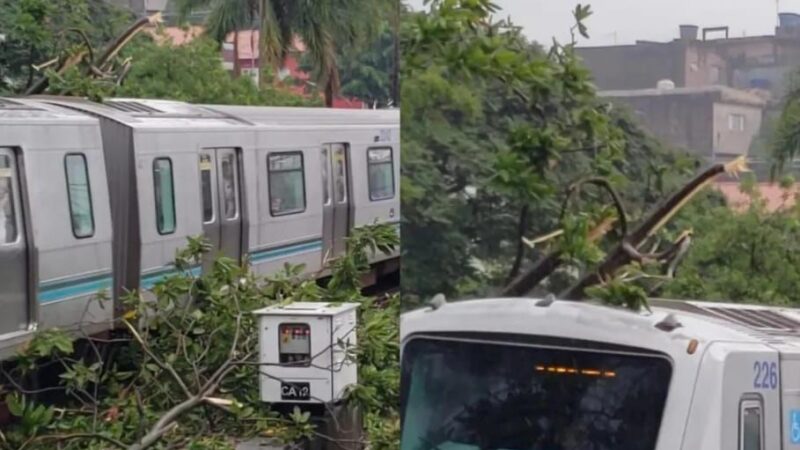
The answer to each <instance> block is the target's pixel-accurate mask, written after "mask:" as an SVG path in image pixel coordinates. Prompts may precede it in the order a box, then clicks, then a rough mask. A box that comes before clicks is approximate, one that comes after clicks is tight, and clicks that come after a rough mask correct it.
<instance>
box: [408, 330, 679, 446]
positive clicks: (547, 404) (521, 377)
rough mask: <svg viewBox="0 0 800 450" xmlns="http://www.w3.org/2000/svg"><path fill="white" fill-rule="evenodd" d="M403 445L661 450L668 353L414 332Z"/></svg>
mask: <svg viewBox="0 0 800 450" xmlns="http://www.w3.org/2000/svg"><path fill="white" fill-rule="evenodd" d="M402 367H403V370H402V375H401V376H402V380H401V386H403V388H402V392H401V400H400V405H401V408H402V409H401V417H402V420H403V427H402V429H403V434H402V438H401V444H402V445H401V449H402V450H419V449H425V450H432V449H445V448H447V449H465V450H466V449H508V450H522V449H529V450H530V449H573V450H574V449H588V448H592V449H597V450H616V449H627V450H633V449H642V450H644V449H653V448H655V447H656V440H657V439H658V434H659V429H660V428H661V421H662V417H663V413H664V405H665V404H666V399H667V393H668V391H669V386H670V378H671V377H672V365H671V363H670V362H669V360H668V359H667V358H664V357H660V356H656V355H646V354H634V353H614V352H608V351H593V350H588V349H573V348H570V347H555V346H553V347H549V346H548V347H536V346H533V345H530V346H527V345H519V344H518V343H513V344H505V343H498V342H480V341H462V340H456V339H452V340H451V339H446V338H433V337H430V338H428V337H425V338H422V337H420V338H416V339H413V340H411V341H410V342H409V343H408V344H407V345H406V347H405V349H404V352H403V362H402Z"/></svg>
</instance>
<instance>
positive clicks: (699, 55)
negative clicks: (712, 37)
mask: <svg viewBox="0 0 800 450" xmlns="http://www.w3.org/2000/svg"><path fill="white" fill-rule="evenodd" d="M676 44H677V43H676ZM685 63H686V64H685V66H684V71H685V75H684V77H685V80H686V81H685V83H684V86H686V87H699V86H709V85H723V86H727V85H729V83H730V78H731V76H730V74H729V70H728V63H727V61H726V60H725V59H724V58H722V56H720V54H719V53H718V52H717V51H716V49H715V48H714V47H708V46H703V45H697V43H692V44H689V45H688V46H686V54H685Z"/></svg>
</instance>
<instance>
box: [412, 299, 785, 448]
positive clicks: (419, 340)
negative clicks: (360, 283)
mask: <svg viewBox="0 0 800 450" xmlns="http://www.w3.org/2000/svg"><path fill="white" fill-rule="evenodd" d="M653 303H654V305H655V306H654V308H653V311H652V313H636V312H632V311H629V310H621V309H616V308H611V307H607V306H600V305H595V304H590V303H585V302H568V301H557V300H553V299H552V298H549V299H530V298H520V299H487V300H474V301H464V302H453V303H445V304H443V305H441V304H440V305H439V306H438V307H432V308H426V309H420V310H417V311H413V312H410V313H407V314H405V315H403V317H402V318H401V333H402V336H401V346H402V347H401V352H402V354H401V359H402V363H401V370H402V380H401V418H402V419H401V420H402V429H403V432H402V440H401V449H402V450H412V449H414V450H427V449H459V450H479V449H519V450H522V449H526V450H529V449H536V450H540V449H541V450H546V449H553V448H559V449H565V450H567V449H569V450H573V449H574V450H578V449H586V448H592V449H609V450H611V449H642V450H645V449H647V450H668V449H670V450H674V449H686V450H690V449H700V448H702V449H718V450H730V449H739V450H764V449H770V450H778V449H781V448H783V449H787V448H795V446H800V381H798V380H800V371H799V369H800V359H799V358H800V346H798V345H797V344H798V343H800V335H798V331H799V330H800V321H798V319H800V314H798V313H797V312H796V311H794V310H791V309H782V308H769V307H764V306H747V305H738V304H737V305H731V304H722V303H701V302H678V301H657V302H653Z"/></svg>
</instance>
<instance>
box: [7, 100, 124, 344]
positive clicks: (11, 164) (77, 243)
mask: <svg viewBox="0 0 800 450" xmlns="http://www.w3.org/2000/svg"><path fill="white" fill-rule="evenodd" d="M111 258H112V229H111V215H110V211H109V197H108V190H107V188H106V172H105V160H104V154H103V144H102V141H101V132H100V124H99V122H98V120H97V119H94V118H91V117H89V116H86V115H84V114H79V113H76V112H74V111H71V110H69V109H64V108H59V107H57V106H52V105H47V104H44V103H41V102H34V101H30V100H25V99H14V100H11V99H1V98H0V311H2V314H0V358H5V357H6V356H8V355H9V354H10V353H12V352H13V349H14V348H15V347H16V346H17V345H19V344H20V343H23V342H25V341H26V340H27V339H29V338H30V337H31V335H32V333H34V332H35V331H36V330H37V329H46V328H49V327H52V326H59V327H61V328H64V329H74V328H75V327H78V326H80V327H82V329H83V331H85V332H88V333H92V332H97V331H101V330H102V329H105V328H107V327H108V326H109V322H110V320H111V319H112V318H113V315H112V308H111V307H110V305H108V307H105V308H103V307H102V305H101V304H100V302H98V301H93V299H94V297H95V296H96V294H97V292H98V291H99V290H102V289H104V288H108V287H110V284H111V262H112V261H111Z"/></svg>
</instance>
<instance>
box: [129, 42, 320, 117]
mask: <svg viewBox="0 0 800 450" xmlns="http://www.w3.org/2000/svg"><path fill="white" fill-rule="evenodd" d="M126 55H128V56H130V57H131V58H132V61H134V64H133V65H132V68H131V71H130V73H129V74H128V76H127V78H126V81H125V83H124V84H123V85H122V86H121V87H120V88H119V90H118V91H117V94H118V95H120V96H126V97H136V98H163V99H172V100H183V101H187V102H191V103H216V104H229V105H272V106H311V105H319V104H320V103H321V102H320V101H319V100H317V99H306V98H304V97H301V96H299V95H296V94H294V93H291V92H288V91H284V90H281V89H278V88H275V87H271V86H267V87H264V88H262V89H259V88H258V87H257V86H255V85H254V84H253V82H252V81H250V79H248V78H246V77H241V78H237V79H234V78H232V77H231V76H230V74H229V73H228V72H227V71H226V70H225V69H224V68H223V67H222V64H221V63H220V48H219V45H218V44H217V43H216V42H214V41H212V40H211V39H209V38H198V39H195V40H193V41H192V42H190V43H188V44H185V45H181V46H173V45H167V44H159V45H157V44H155V43H154V42H152V41H151V40H148V39H141V40H139V41H138V42H136V44H135V45H132V46H131V47H130V48H128V49H127V50H126Z"/></svg>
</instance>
